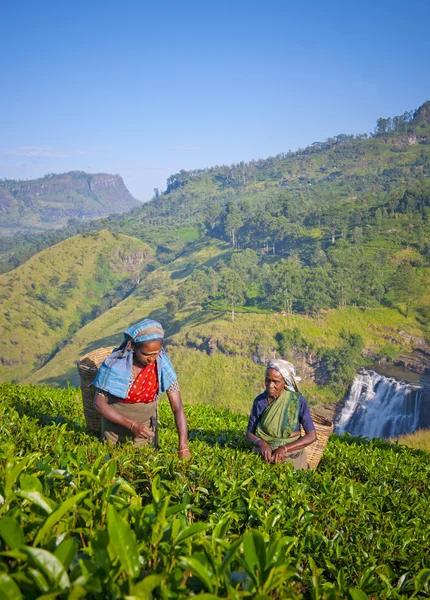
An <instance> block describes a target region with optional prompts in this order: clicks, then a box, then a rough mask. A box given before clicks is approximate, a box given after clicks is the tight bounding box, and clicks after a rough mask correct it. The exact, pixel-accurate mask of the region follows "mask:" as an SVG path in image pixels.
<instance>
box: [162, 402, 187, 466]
mask: <svg viewBox="0 0 430 600" xmlns="http://www.w3.org/2000/svg"><path fill="white" fill-rule="evenodd" d="M167 397H168V398H169V402H170V408H171V409H172V412H173V416H174V417H175V424H176V429H177V430H178V438H179V450H178V454H179V458H190V457H191V452H190V450H189V448H188V426H187V417H186V416H185V411H184V405H183V404H182V399H181V392H180V391H179V390H175V391H171V392H169V390H167Z"/></svg>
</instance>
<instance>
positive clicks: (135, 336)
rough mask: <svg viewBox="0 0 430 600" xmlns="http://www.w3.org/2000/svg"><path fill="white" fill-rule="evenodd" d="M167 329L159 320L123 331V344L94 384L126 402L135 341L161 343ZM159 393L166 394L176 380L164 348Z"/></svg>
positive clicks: (160, 359)
mask: <svg viewBox="0 0 430 600" xmlns="http://www.w3.org/2000/svg"><path fill="white" fill-rule="evenodd" d="M163 338H164V329H163V328H162V326H161V325H160V323H158V322H157V321H153V320H152V319H143V321H139V323H136V324H135V325H131V327H129V328H128V329H126V330H125V331H124V341H123V343H122V344H121V346H119V348H116V349H115V350H114V351H113V352H112V354H111V355H110V356H108V357H107V358H106V360H105V361H104V362H103V364H102V365H101V366H100V368H99V370H98V372H97V375H96V378H95V379H94V381H93V385H94V386H95V387H97V388H100V389H102V390H104V391H105V392H109V393H110V394H112V395H113V396H117V397H118V398H122V399H125V398H127V395H128V390H129V387H130V381H131V376H132V370H133V348H132V342H135V343H139V342H146V341H148V340H162V339H163ZM157 372H158V383H159V391H160V393H161V392H164V391H166V390H167V389H168V388H169V387H170V386H171V385H172V383H174V382H175V381H176V380H177V376H176V373H175V371H174V369H173V366H172V363H171V362H170V358H169V357H168V356H167V354H166V352H164V350H163V349H161V351H160V354H159V355H158V358H157Z"/></svg>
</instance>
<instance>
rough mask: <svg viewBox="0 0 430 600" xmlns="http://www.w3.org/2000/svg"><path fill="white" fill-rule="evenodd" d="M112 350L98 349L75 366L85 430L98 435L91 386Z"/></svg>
mask: <svg viewBox="0 0 430 600" xmlns="http://www.w3.org/2000/svg"><path fill="white" fill-rule="evenodd" d="M112 350H113V348H99V349H98V350H93V352H90V353H89V354H85V356H83V357H82V358H81V359H80V360H79V361H78V362H77V363H76V364H77V367H78V372H79V376H80V378H81V390H82V403H83V405H84V414H85V421H86V422H87V428H88V429H90V430H91V431H94V432H95V433H100V429H101V416H100V413H98V412H97V410H96V409H95V407H94V396H95V393H96V390H95V387H94V386H93V385H91V384H92V382H93V381H94V378H95V376H96V374H97V371H98V370H99V367H100V365H101V364H102V362H103V361H104V359H105V358H107V357H108V356H109V354H111V353H112Z"/></svg>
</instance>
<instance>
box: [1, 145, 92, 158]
mask: <svg viewBox="0 0 430 600" xmlns="http://www.w3.org/2000/svg"><path fill="white" fill-rule="evenodd" d="M3 154H8V155H12V156H27V157H28V158H71V157H72V156H82V155H83V154H87V152H86V150H65V151H59V150H55V149H53V148H46V147H43V146H18V147H16V148H11V149H10V150H5V151H3Z"/></svg>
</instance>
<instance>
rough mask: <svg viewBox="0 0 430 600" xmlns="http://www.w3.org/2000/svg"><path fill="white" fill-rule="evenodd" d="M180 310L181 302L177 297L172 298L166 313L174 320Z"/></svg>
mask: <svg viewBox="0 0 430 600" xmlns="http://www.w3.org/2000/svg"><path fill="white" fill-rule="evenodd" d="M178 310H179V302H178V299H177V298H176V296H172V297H171V298H170V300H168V301H167V302H166V312H167V315H168V316H169V317H170V318H171V319H173V318H174V317H175V316H176V313H177V312H178Z"/></svg>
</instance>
